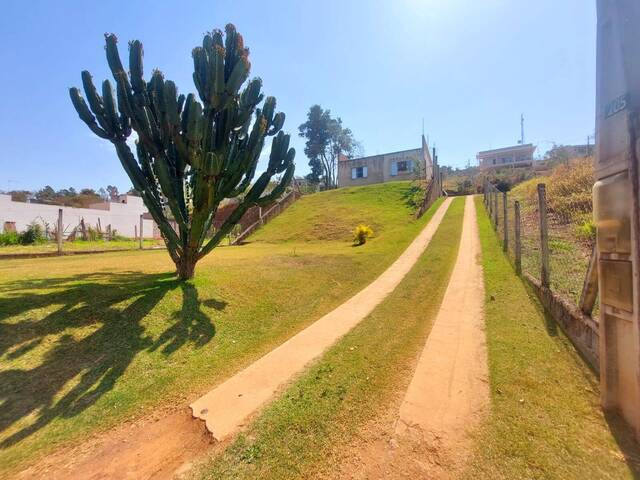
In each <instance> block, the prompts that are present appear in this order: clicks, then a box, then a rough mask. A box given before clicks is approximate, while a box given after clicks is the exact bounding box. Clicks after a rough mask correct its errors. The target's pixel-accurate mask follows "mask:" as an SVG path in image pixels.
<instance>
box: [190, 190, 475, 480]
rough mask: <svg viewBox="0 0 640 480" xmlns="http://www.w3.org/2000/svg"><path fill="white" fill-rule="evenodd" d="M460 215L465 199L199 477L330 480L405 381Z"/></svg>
mask: <svg viewBox="0 0 640 480" xmlns="http://www.w3.org/2000/svg"><path fill="white" fill-rule="evenodd" d="M463 212H464V200H463V199H456V200H454V202H453V204H452V205H451V206H450V207H449V210H448V212H447V214H446V216H445V218H444V219H443V221H442V223H441V224H440V227H439V229H438V231H437V233H436V234H435V236H434V238H433V239H432V241H431V243H430V245H429V246H428V247H427V250H426V251H425V253H423V255H422V256H421V258H420V259H419V260H418V262H417V263H416V265H415V266H414V267H413V268H412V270H411V271H410V272H409V274H408V275H407V276H406V277H405V278H404V279H403V281H402V282H401V283H400V284H399V285H398V287H397V288H396V289H395V290H394V291H393V292H392V293H391V294H390V295H389V296H388V297H387V298H386V299H385V300H384V301H383V302H382V303H381V304H380V305H378V307H376V309H375V310H374V311H373V312H372V313H371V314H370V315H369V316H368V317H367V318H365V319H364V320H363V321H362V323H360V324H359V325H358V326H356V327H355V328H354V329H353V330H352V331H351V332H349V333H348V334H347V335H346V336H345V337H343V338H342V339H341V340H340V341H339V342H338V343H337V344H336V345H335V346H333V347H332V348H331V349H330V350H329V351H328V352H327V353H326V354H325V355H324V356H323V357H322V359H321V360H320V361H318V362H317V363H316V364H315V365H313V366H312V367H311V368H310V369H309V370H308V371H307V372H306V373H305V374H303V376H302V377H301V378H300V379H299V380H298V381H296V382H295V383H294V385H292V386H291V387H290V388H289V389H288V390H287V391H286V393H285V394H284V395H283V396H282V397H281V398H280V399H278V400H277V401H276V402H275V403H274V404H272V405H271V406H270V407H268V408H267V409H266V411H265V412H264V413H263V414H262V415H261V417H260V418H259V419H258V420H257V421H256V423H254V425H253V426H251V427H250V429H249V431H248V432H247V433H246V434H243V435H241V436H240V437H239V438H238V439H237V440H236V441H235V442H234V443H233V444H232V445H231V446H230V447H229V448H228V449H227V450H226V451H225V452H223V453H222V454H221V455H220V456H219V457H218V458H217V459H214V460H212V463H210V464H208V465H206V466H205V467H204V468H203V469H202V470H201V472H200V475H201V476H202V477H204V478H212V479H213V478H215V479H220V478H233V479H240V478H261V479H267V478H273V479H280V478H302V477H304V478H310V477H317V476H320V475H321V474H325V475H330V476H331V473H332V469H334V468H335V467H336V464H337V463H339V459H340V456H341V452H344V450H345V449H346V447H348V446H353V445H354V444H357V443H358V439H357V437H358V435H359V434H360V433H361V429H362V427H363V425H365V424H366V423H367V421H369V420H371V419H372V418H375V417H376V416H378V415H381V414H384V413H385V412H386V411H387V409H388V408H389V404H390V402H391V401H392V399H393V395H394V393H395V392H397V390H398V389H399V388H406V386H407V384H408V382H409V381H410V380H411V374H412V371H413V367H414V362H415V360H416V358H417V355H418V353H419V352H420V350H421V348H422V347H423V346H424V341H425V338H426V336H427V334H428V332H429V330H430V328H431V324H432V321H433V319H434V318H435V315H436V313H437V311H438V308H439V306H440V303H441V300H442V297H443V295H444V292H445V290H446V287H447V283H448V279H449V276H450V274H451V271H452V269H453V265H454V263H455V259H456V255H457V251H458V245H459V241H460V233H461V229H462V217H463Z"/></svg>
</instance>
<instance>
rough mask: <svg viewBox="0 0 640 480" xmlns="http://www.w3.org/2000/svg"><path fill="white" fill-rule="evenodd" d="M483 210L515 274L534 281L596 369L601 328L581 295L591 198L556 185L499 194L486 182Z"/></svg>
mask: <svg viewBox="0 0 640 480" xmlns="http://www.w3.org/2000/svg"><path fill="white" fill-rule="evenodd" d="M484 205H485V208H486V210H487V213H488V214H489V217H490V218H491V222H492V224H493V226H494V228H495V229H496V232H497V234H498V237H499V239H500V241H501V243H502V245H503V250H504V251H505V253H506V255H507V256H508V258H509V259H510V261H511V262H512V264H513V265H514V268H515V269H516V271H517V272H518V273H519V274H522V275H523V276H524V277H525V278H527V279H530V283H531V284H532V285H533V286H534V287H536V288H537V289H538V294H539V296H540V297H541V300H542V301H543V304H545V307H547V309H548V310H549V311H550V313H551V314H553V316H554V317H556V320H558V321H559V323H561V324H562V325H563V327H565V330H567V329H568V330H569V331H567V334H568V335H569V336H570V337H571V338H572V340H573V341H574V343H576V346H577V347H578V348H579V349H580V350H581V351H582V353H583V354H585V356H586V357H587V359H588V360H589V361H590V362H591V363H592V365H593V366H594V367H595V368H597V365H596V363H597V348H598V347H597V335H598V331H597V328H598V327H597V320H594V319H593V317H592V314H593V310H594V308H595V309H596V310H597V304H596V305H594V302H593V301H591V302H589V301H588V299H586V300H585V298H583V293H582V292H583V289H584V287H585V279H586V278H587V277H588V272H589V264H590V260H591V256H592V252H593V249H594V244H595V229H594V228H593V223H592V220H591V215H592V214H591V198H590V197H589V198H588V199H587V200H585V199H584V198H582V196H580V197H576V196H575V195H572V192H570V191H566V192H565V191H563V190H562V189H558V188H557V185H555V186H554V188H553V189H551V191H547V185H545V184H544V183H537V184H535V185H534V184H533V183H531V182H530V184H529V185H524V186H523V188H516V189H514V190H513V191H511V192H501V191H499V190H498V189H497V188H496V187H495V186H494V185H492V184H491V183H489V182H486V183H485V185H484ZM592 287H593V286H592ZM556 310H557V311H556ZM558 317H562V318H558ZM585 345H586V351H583V350H584V349H583V347H585Z"/></svg>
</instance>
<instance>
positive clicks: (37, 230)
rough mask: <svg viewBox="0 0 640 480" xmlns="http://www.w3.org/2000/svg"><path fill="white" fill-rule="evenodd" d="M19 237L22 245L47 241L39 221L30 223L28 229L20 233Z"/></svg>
mask: <svg viewBox="0 0 640 480" xmlns="http://www.w3.org/2000/svg"><path fill="white" fill-rule="evenodd" d="M19 238H20V243H21V244H22V245H34V244H36V243H44V242H46V241H47V237H46V236H45V234H44V230H43V229H42V225H40V224H39V223H30V224H29V226H27V229H26V230H25V231H24V232H22V233H21V234H20V235H19Z"/></svg>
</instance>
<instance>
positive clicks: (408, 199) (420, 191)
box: [402, 180, 426, 210]
mask: <svg viewBox="0 0 640 480" xmlns="http://www.w3.org/2000/svg"><path fill="white" fill-rule="evenodd" d="M425 192H426V182H425V181H424V180H414V181H413V182H411V186H410V187H409V189H408V190H407V191H406V193H404V194H403V196H402V197H403V198H404V200H405V204H406V205H407V206H408V207H410V208H411V209H412V210H418V209H419V208H420V207H421V206H422V203H423V202H424V196H425Z"/></svg>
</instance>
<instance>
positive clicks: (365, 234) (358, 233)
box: [353, 225, 373, 245]
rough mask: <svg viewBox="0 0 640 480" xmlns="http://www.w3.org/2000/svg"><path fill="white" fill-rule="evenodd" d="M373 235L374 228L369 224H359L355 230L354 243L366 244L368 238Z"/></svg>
mask: <svg viewBox="0 0 640 480" xmlns="http://www.w3.org/2000/svg"><path fill="white" fill-rule="evenodd" d="M372 235H373V229H372V228H371V227H370V226H368V225H358V226H357V227H356V228H355V230H354V231H353V243H354V245H364V244H365V243H367V238H369V237H371V236H372Z"/></svg>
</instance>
